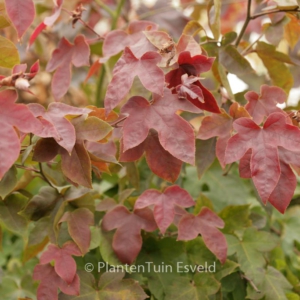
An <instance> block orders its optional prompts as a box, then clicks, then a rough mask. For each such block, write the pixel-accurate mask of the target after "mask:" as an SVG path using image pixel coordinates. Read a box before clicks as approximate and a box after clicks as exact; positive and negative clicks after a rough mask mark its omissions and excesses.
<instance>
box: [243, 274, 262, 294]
mask: <svg viewBox="0 0 300 300" xmlns="http://www.w3.org/2000/svg"><path fill="white" fill-rule="evenodd" d="M241 276H242V278H244V279H246V280H247V281H248V282H249V283H250V285H251V286H252V287H253V289H254V290H255V292H256V293H261V291H260V290H259V289H258V288H257V286H256V285H255V284H254V282H253V281H252V280H251V279H250V278H249V277H247V276H246V275H243V274H242V275H241Z"/></svg>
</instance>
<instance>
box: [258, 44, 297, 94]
mask: <svg viewBox="0 0 300 300" xmlns="http://www.w3.org/2000/svg"><path fill="white" fill-rule="evenodd" d="M255 50H256V53H257V55H258V56H259V58H260V59H261V60H262V62H263V64H264V66H265V67H266V68H267V70H268V73H269V75H270V78H271V79H272V82H273V85H276V86H278V87H281V88H282V89H283V90H284V91H285V92H286V93H287V94H288V93H289V92H290V89H291V88H292V87H293V84H294V78H293V76H292V74H291V72H290V70H289V68H288V67H287V66H286V65H285V63H289V64H293V62H292V61H291V60H290V58H289V56H287V55H285V54H284V53H281V52H278V51H276V48H275V46H273V45H269V44H267V43H264V42H258V43H257V46H256V49H255Z"/></svg>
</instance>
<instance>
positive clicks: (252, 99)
mask: <svg viewBox="0 0 300 300" xmlns="http://www.w3.org/2000/svg"><path fill="white" fill-rule="evenodd" d="M245 98H246V100H248V103H247V104H246V105H245V108H246V109H247V110H248V112H249V114H250V115H251V116H252V118H253V121H254V122H255V123H256V124H260V123H261V122H262V121H263V120H264V117H267V116H268V115H270V114H271V113H273V112H281V111H282V110H281V109H280V108H279V107H277V106H276V105H277V104H278V103H284V102H285V101H286V99H287V94H286V93H285V91H284V90H282V89H281V88H279V87H277V86H267V85H265V84H264V85H262V86H261V88H260V95H258V94H257V93H255V92H248V93H246V94H245Z"/></svg>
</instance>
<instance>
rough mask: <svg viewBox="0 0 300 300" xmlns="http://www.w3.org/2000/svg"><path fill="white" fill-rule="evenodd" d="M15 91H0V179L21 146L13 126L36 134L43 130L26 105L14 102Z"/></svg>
mask: <svg viewBox="0 0 300 300" xmlns="http://www.w3.org/2000/svg"><path fill="white" fill-rule="evenodd" d="M16 100H17V92H16V91H15V90H4V91H2V92H0V139H1V143H0V179H2V177H3V176H4V174H5V173H6V172H7V171H8V170H9V168H10V167H11V166H12V165H13V163H14V162H15V161H16V160H17V159H18V157H19V154H20V150H21V146H20V139H19V136H18V133H17V131H16V130H15V128H14V127H16V128H18V129H19V130H20V131H22V132H24V133H29V132H32V133H35V134H38V133H40V132H41V131H42V130H43V126H42V123H41V122H39V121H38V120H37V119H36V118H35V117H34V115H33V114H32V113H31V111H30V110H29V109H28V107H27V106H26V105H24V104H16V103H15V101H16Z"/></svg>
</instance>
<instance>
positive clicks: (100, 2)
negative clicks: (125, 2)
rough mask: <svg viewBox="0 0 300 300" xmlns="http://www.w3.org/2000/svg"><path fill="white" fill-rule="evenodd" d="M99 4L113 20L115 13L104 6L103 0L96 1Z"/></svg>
mask: <svg viewBox="0 0 300 300" xmlns="http://www.w3.org/2000/svg"><path fill="white" fill-rule="evenodd" d="M96 2H97V4H98V5H99V6H100V7H101V8H103V9H104V10H105V11H106V12H107V13H108V14H109V15H110V16H111V17H112V18H114V16H115V12H114V11H113V10H111V9H110V8H109V7H108V6H107V5H106V4H104V3H103V2H102V1H101V0H96Z"/></svg>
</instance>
